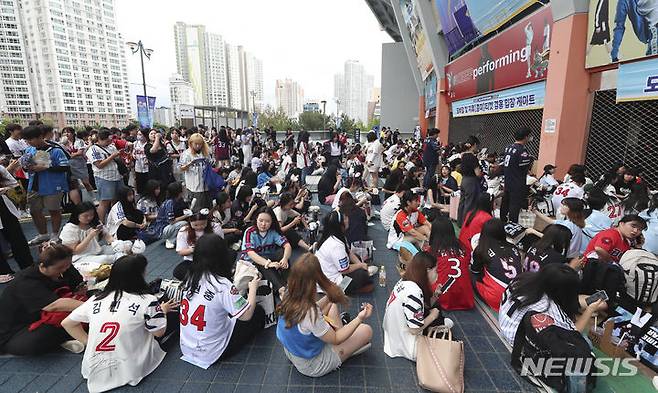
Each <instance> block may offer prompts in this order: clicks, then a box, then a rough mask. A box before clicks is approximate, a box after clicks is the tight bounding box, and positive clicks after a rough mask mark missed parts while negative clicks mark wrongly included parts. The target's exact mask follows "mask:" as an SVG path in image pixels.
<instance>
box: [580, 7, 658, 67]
mask: <svg viewBox="0 0 658 393" xmlns="http://www.w3.org/2000/svg"><path fill="white" fill-rule="evenodd" d="M587 44H588V45H587V60H586V67H587V68H591V67H600V66H604V65H608V64H611V63H616V62H618V61H625V60H632V59H638V58H641V57H645V56H651V55H656V54H658V1H655V0H590V2H589V15H588V26H587Z"/></svg>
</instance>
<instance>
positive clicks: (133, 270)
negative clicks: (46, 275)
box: [62, 255, 178, 392]
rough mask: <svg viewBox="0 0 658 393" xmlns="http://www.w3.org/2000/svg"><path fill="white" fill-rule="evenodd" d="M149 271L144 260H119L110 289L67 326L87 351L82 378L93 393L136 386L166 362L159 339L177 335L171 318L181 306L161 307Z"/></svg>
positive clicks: (66, 322) (170, 302)
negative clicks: (148, 279) (172, 332)
mask: <svg viewBox="0 0 658 393" xmlns="http://www.w3.org/2000/svg"><path fill="white" fill-rule="evenodd" d="M146 265H147V260H146V257H145V256H143V255H126V256H123V257H121V258H119V259H118V260H117V261H116V263H115V264H114V265H113V266H112V271H111V272H110V277H109V280H108V282H107V285H106V286H105V288H104V289H103V290H102V291H101V292H100V293H98V294H97V295H94V296H92V297H91V298H90V299H89V300H87V301H86V302H85V303H84V304H83V305H81V306H80V307H78V308H76V309H75V310H73V312H71V314H70V315H69V316H68V317H66V318H65V319H64V321H62V326H63V327H64V329H66V331H67V332H68V334H69V335H71V337H73V338H75V339H76V340H78V341H79V342H81V343H82V344H84V345H86V350H85V353H84V357H83V358H82V377H83V378H85V379H86V380H87V389H89V391H90V392H104V391H107V390H111V389H114V388H117V387H120V386H124V385H130V386H136V385H137V384H139V382H140V381H141V380H142V379H144V378H145V377H146V376H147V375H149V374H150V373H152V372H153V371H154V370H155V369H156V368H157V367H158V365H160V363H161V362H162V360H164V357H165V354H166V353H165V352H164V351H163V350H162V349H161V348H160V345H159V344H158V342H157V341H156V338H159V337H163V336H164V335H165V332H166V331H167V330H170V329H172V327H169V326H168V325H167V313H169V312H170V311H171V310H173V309H174V308H176V307H177V306H178V304H177V302H175V301H174V300H168V301H166V302H163V303H159V302H158V299H157V298H156V297H155V296H154V295H152V294H151V289H150V287H149V285H148V284H147V283H146V281H145V280H144V275H145V273H146ZM83 323H85V324H89V328H88V329H85V328H84V327H83V326H82V324H83ZM176 327H177V326H176ZM100 365H104V367H100Z"/></svg>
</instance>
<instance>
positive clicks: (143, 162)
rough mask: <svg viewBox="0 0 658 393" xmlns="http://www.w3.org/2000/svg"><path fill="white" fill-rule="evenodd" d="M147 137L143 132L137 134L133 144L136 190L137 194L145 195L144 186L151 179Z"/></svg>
mask: <svg viewBox="0 0 658 393" xmlns="http://www.w3.org/2000/svg"><path fill="white" fill-rule="evenodd" d="M146 143H147V142H146V136H145V135H144V133H142V132H138V133H137V137H136V140H135V143H133V159H134V163H135V190H136V191H137V194H139V195H142V194H143V193H144V186H145V185H146V182H147V181H148V179H149V162H148V159H147V158H146V150H145V148H146Z"/></svg>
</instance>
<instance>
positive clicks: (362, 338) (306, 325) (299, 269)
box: [276, 253, 372, 378]
mask: <svg viewBox="0 0 658 393" xmlns="http://www.w3.org/2000/svg"><path fill="white" fill-rule="evenodd" d="M317 288H320V289H321V290H322V292H324V293H325V296H323V297H322V298H321V299H320V300H318V301H313V300H312V299H315V298H316V291H317ZM310 299H311V300H310ZM347 302H348V298H347V296H345V295H344V294H343V293H342V291H341V290H340V288H339V287H338V286H337V285H336V284H335V283H333V282H331V281H330V280H329V279H328V278H327V277H326V276H325V275H324V274H323V273H322V269H321V268H320V262H319V261H318V258H316V257H315V255H313V254H308V253H307V254H304V255H303V256H302V257H301V258H300V259H299V260H298V261H297V262H296V263H295V265H294V266H293V267H292V271H291V273H290V277H289V279H288V286H287V291H286V292H285V294H284V295H283V299H282V301H281V304H280V305H279V307H278V309H277V311H278V314H279V315H280V316H279V321H278V323H277V327H276V337H277V339H278V340H279V342H280V343H281V344H282V345H283V350H284V353H285V355H286V357H287V358H288V360H290V362H291V363H292V364H293V366H295V369H296V370H297V371H299V373H301V374H302V375H305V376H307V377H312V378H315V377H321V376H323V375H326V374H329V373H330V372H332V371H334V370H336V369H337V368H338V367H340V366H341V365H342V364H343V362H345V361H346V360H347V359H349V358H350V357H352V356H355V355H358V354H360V353H362V352H364V351H366V350H368V348H370V340H371V339H372V328H370V326H368V325H366V324H364V321H365V320H366V319H368V318H369V317H370V316H371V315H372V305H370V304H368V303H364V304H363V305H362V307H361V310H360V311H359V314H358V315H357V316H356V318H354V319H352V320H351V321H349V323H343V321H342V320H341V316H340V314H339V309H338V305H339V304H342V305H346V304H347ZM346 322H347V321H346Z"/></svg>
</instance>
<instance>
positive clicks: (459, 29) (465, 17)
mask: <svg viewBox="0 0 658 393" xmlns="http://www.w3.org/2000/svg"><path fill="white" fill-rule="evenodd" d="M436 8H437V10H438V11H439V19H440V20H441V30H442V31H443V36H444V37H445V39H446V42H447V43H448V51H449V52H450V54H453V53H455V52H458V51H459V50H460V49H462V48H463V47H464V46H466V44H468V43H469V42H471V41H473V40H475V39H476V38H477V37H478V36H479V35H480V33H479V32H478V30H477V28H476V27H475V25H474V24H473V20H471V16H470V14H469V12H468V7H467V6H466V1H465V0H436Z"/></svg>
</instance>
